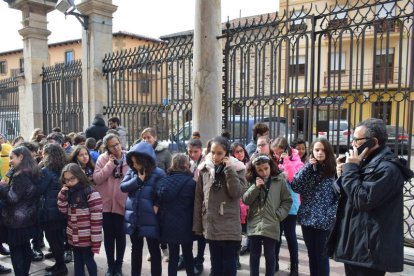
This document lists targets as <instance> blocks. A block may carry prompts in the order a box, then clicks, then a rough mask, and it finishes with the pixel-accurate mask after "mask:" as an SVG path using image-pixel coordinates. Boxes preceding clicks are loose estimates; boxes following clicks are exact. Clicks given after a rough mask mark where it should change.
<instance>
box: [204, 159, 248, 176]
mask: <svg viewBox="0 0 414 276" xmlns="http://www.w3.org/2000/svg"><path fill="white" fill-rule="evenodd" d="M229 157H230V165H231V166H232V167H233V168H234V170H235V171H236V172H239V171H243V170H246V166H245V165H244V164H243V162H241V161H239V160H238V159H237V158H234V157H233V156H229ZM204 168H206V169H207V170H208V171H209V173H210V175H211V177H212V179H214V176H215V168H214V163H213V159H212V157H211V153H209V154H207V155H206V157H205V158H204V161H203V162H201V164H200V165H198V170H199V171H201V170H202V169H204Z"/></svg>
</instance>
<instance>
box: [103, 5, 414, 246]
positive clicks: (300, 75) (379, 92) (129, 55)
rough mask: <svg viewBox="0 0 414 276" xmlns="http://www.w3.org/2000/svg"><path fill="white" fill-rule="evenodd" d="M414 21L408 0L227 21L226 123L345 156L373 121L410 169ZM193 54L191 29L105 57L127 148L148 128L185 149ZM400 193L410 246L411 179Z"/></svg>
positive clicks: (112, 104)
mask: <svg viewBox="0 0 414 276" xmlns="http://www.w3.org/2000/svg"><path fill="white" fill-rule="evenodd" d="M332 2H333V1H332ZM413 17H414V13H413V7H412V4H411V2H410V1H409V0H404V1H390V0H382V1H352V3H351V1H347V2H346V4H342V5H341V4H338V3H333V5H332V6H328V4H327V5H326V6H325V7H320V8H319V9H318V8H316V7H314V6H310V7H306V8H302V9H296V10H295V9H293V10H291V11H288V12H285V13H282V14H277V13H275V14H269V15H267V16H260V17H251V18H247V19H246V20H245V21H241V20H233V21H232V22H228V23H227V24H226V26H225V27H224V31H223V34H222V36H221V37H219V38H218V39H222V40H223V45H224V49H223V50H224V51H223V56H224V59H223V60H224V63H223V71H224V78H223V114H222V115H223V128H225V129H227V130H229V132H230V134H231V135H232V136H233V138H234V137H241V138H240V140H241V141H242V142H244V143H248V142H249V141H248V139H247V137H248V136H249V132H250V131H251V129H250V128H249V127H247V125H246V124H241V123H239V124H236V123H235V122H251V121H253V122H256V121H263V120H268V121H270V122H273V123H271V124H270V127H271V133H272V134H271V135H272V136H273V137H275V136H276V135H286V136H287V137H288V139H289V140H290V141H292V140H293V139H295V138H298V137H302V138H304V139H305V140H307V141H308V142H309V143H310V142H312V140H314V139H315V138H316V137H320V136H322V137H326V138H328V139H329V140H330V141H331V143H332V144H333V145H334V148H335V151H336V153H337V154H339V153H340V152H341V151H342V150H344V149H346V148H349V146H350V144H351V139H352V135H353V129H354V127H355V125H356V124H357V123H358V122H359V121H361V120H363V119H366V118H369V117H377V118H381V119H383V120H384V121H385V122H386V123H387V124H388V125H390V127H389V134H390V138H391V139H390V140H391V141H392V142H391V143H390V144H389V146H390V147H391V148H392V149H393V150H394V151H395V152H396V153H397V154H399V155H400V156H404V157H405V158H407V160H408V162H409V165H410V166H411V167H413V166H414V164H413V162H412V137H413V127H412V126H413V110H414V101H413V99H412V96H411V97H410V93H412V91H414V89H413V80H412V78H413V72H414V70H413V66H414V64H413V60H414V54H413V53H414V50H413V45H414V43H413V39H414V38H413V28H414V27H413ZM192 50H193V41H192V33H191V32H190V33H184V34H183V33H182V34H180V35H177V36H170V37H168V38H166V40H165V41H164V42H161V43H157V44H152V45H148V46H146V47H140V48H136V49H131V50H128V51H123V52H116V53H111V54H109V55H107V56H106V57H105V59H104V69H103V73H104V75H105V76H106V79H107V82H108V91H107V94H108V105H107V106H106V107H104V108H105V114H106V115H107V116H108V117H111V116H117V117H119V118H120V119H121V124H122V125H124V126H125V127H127V129H128V134H129V137H128V140H129V144H130V145H131V144H132V143H133V141H135V140H136V139H137V138H139V134H140V132H141V131H142V129H143V128H145V127H148V126H151V127H155V128H156V130H157V133H158V138H159V139H160V140H167V141H169V142H170V149H171V150H183V149H184V147H185V141H187V140H188V139H189V138H190V136H191V99H192V97H191V96H192V86H191V85H192V82H193V77H192V57H193V55H192ZM410 85H411V86H410ZM410 87H411V88H410ZM249 124H250V123H249ZM236 133H237V136H236ZM404 199H405V209H404V213H405V232H404V235H405V238H406V241H407V242H410V241H412V240H413V237H414V229H413V225H414V218H413V213H412V211H411V209H412V206H413V205H414V187H413V185H412V184H411V183H406V185H405V198H404Z"/></svg>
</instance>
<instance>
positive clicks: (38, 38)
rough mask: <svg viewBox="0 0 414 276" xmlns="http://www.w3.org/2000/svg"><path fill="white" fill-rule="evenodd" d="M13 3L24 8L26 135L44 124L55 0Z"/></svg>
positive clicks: (22, 100) (21, 109) (22, 126)
mask: <svg viewBox="0 0 414 276" xmlns="http://www.w3.org/2000/svg"><path fill="white" fill-rule="evenodd" d="M9 7H10V8H13V9H17V10H21V11H22V25H23V28H22V29H21V30H19V34H20V35H21V36H22V37H23V58H24V78H23V79H21V80H20V81H19V112H20V133H21V135H22V136H23V137H25V139H28V138H29V137H30V134H31V132H32V131H33V129H35V128H43V110H42V77H41V74H42V66H47V65H48V58H49V54H48V44H47V37H48V36H49V35H50V31H48V29H47V17H46V15H47V13H48V12H50V11H52V10H54V9H55V3H54V2H53V1H43V0H16V1H13V2H10V3H9Z"/></svg>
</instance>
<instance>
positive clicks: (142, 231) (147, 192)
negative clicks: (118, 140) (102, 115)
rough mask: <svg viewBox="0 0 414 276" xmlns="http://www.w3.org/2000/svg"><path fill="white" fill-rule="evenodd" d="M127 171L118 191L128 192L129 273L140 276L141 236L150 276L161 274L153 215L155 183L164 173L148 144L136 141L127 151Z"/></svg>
mask: <svg viewBox="0 0 414 276" xmlns="http://www.w3.org/2000/svg"><path fill="white" fill-rule="evenodd" d="M126 159H127V163H128V166H129V167H130V169H129V170H128V172H127V174H126V176H125V178H124V180H122V182H121V191H122V192H124V193H128V198H127V201H126V204H125V222H126V232H127V234H129V235H130V237H131V243H132V252H131V260H133V261H132V262H131V275H132V276H136V275H141V268H142V248H143V245H144V237H145V238H146V240H147V245H148V250H149V252H150V255H151V275H152V276H161V272H162V267H161V251H160V247H159V239H160V227H159V225H158V218H157V212H158V207H157V205H158V204H157V195H156V186H157V183H158V181H159V180H160V179H161V178H163V177H164V176H165V172H164V171H163V170H161V169H160V168H157V167H156V157H155V152H154V149H153V148H152V146H151V144H149V143H147V142H140V143H138V144H136V145H135V146H133V147H132V148H131V149H130V150H129V152H128V154H127V157H126Z"/></svg>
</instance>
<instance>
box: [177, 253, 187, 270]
mask: <svg viewBox="0 0 414 276" xmlns="http://www.w3.org/2000/svg"><path fill="white" fill-rule="evenodd" d="M184 268H185V261H184V256H183V255H180V257H179V258H178V266H177V270H183V269H184Z"/></svg>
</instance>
